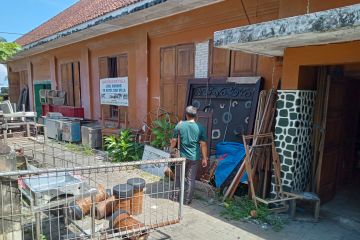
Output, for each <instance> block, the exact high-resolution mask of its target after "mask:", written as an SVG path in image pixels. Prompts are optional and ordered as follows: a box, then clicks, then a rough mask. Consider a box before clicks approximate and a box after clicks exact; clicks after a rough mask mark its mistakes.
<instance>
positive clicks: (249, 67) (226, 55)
mask: <svg viewBox="0 0 360 240" xmlns="http://www.w3.org/2000/svg"><path fill="white" fill-rule="evenodd" d="M209 48H210V49H209V76H210V77H211V78H226V77H245V76H255V75H256V72H257V61H258V58H257V55H255V54H250V53H245V52H242V51H234V50H231V51H230V50H228V49H222V48H216V47H214V44H213V40H210V43H209Z"/></svg>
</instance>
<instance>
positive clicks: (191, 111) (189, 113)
mask: <svg viewBox="0 0 360 240" xmlns="http://www.w3.org/2000/svg"><path fill="white" fill-rule="evenodd" d="M185 114H186V119H188V120H189V119H194V118H195V117H196V114H197V108H196V107H193V106H187V107H186V108H185Z"/></svg>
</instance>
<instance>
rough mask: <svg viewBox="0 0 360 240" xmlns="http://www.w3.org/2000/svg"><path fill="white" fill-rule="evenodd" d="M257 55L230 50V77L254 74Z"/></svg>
mask: <svg viewBox="0 0 360 240" xmlns="http://www.w3.org/2000/svg"><path fill="white" fill-rule="evenodd" d="M256 70H257V55H255V54H250V53H245V52H241V51H231V68H230V77H246V76H255V75H256Z"/></svg>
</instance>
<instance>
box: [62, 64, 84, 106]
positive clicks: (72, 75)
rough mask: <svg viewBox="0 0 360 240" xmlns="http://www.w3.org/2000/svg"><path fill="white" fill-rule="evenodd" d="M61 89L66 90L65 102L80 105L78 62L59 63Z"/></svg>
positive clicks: (70, 104)
mask: <svg viewBox="0 0 360 240" xmlns="http://www.w3.org/2000/svg"><path fill="white" fill-rule="evenodd" d="M60 68H61V69H60V71H61V90H63V91H65V92H66V103H67V105H69V106H76V107H80V106H81V84H80V63H79V62H69V63H64V64H61V66H60Z"/></svg>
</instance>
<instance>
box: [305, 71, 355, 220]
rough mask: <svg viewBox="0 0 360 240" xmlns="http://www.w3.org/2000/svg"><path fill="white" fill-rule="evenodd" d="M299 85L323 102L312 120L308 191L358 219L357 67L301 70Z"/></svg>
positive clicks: (323, 201) (316, 108) (316, 109)
mask: <svg viewBox="0 0 360 240" xmlns="http://www.w3.org/2000/svg"><path fill="white" fill-rule="evenodd" d="M299 83H300V84H299V86H300V87H301V88H302V89H311V90H317V101H320V100H319V99H323V101H322V102H321V101H320V102H321V104H320V105H319V106H318V107H316V106H315V111H314V117H313V118H314V124H313V138H312V141H313V142H312V146H313V150H314V158H313V161H312V169H311V170H310V172H311V174H310V179H311V181H310V184H309V189H311V190H313V191H316V192H317V193H318V195H319V196H320V199H321V202H322V204H324V203H328V202H329V203H328V204H325V205H324V206H332V204H339V202H341V205H340V206H343V207H344V206H346V208H348V209H353V210H354V209H358V211H354V212H357V213H358V214H359V216H357V217H360V206H359V204H358V201H359V200H360V188H359V187H358V185H359V184H360V64H348V65H337V66H314V67H301V68H300V74H299ZM319 115H320V117H319ZM321 115H322V116H323V117H321ZM316 134H318V136H317V138H316V136H314V135H316ZM350 196H351V197H350ZM331 208H332V207H330V209H331ZM341 208H342V207H338V209H341Z"/></svg>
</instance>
